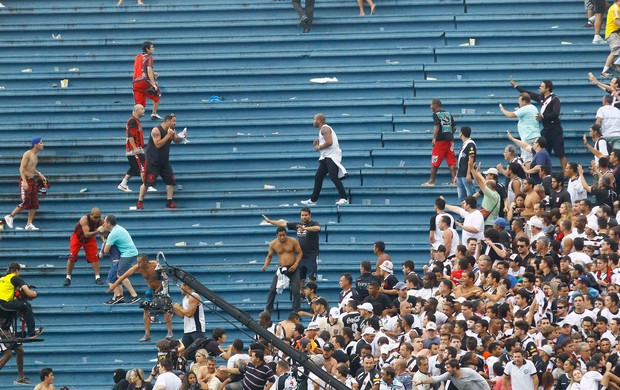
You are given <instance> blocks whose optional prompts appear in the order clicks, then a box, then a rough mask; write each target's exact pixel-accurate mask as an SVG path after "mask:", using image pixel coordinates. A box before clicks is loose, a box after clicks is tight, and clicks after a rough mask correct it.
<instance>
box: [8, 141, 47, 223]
mask: <svg viewBox="0 0 620 390" xmlns="http://www.w3.org/2000/svg"><path fill="white" fill-rule="evenodd" d="M30 145H31V147H30V149H29V150H27V151H26V152H25V153H24V155H23V156H22V162H21V164H20V165H19V175H20V178H19V190H20V194H21V202H20V203H19V205H17V207H15V210H13V212H12V213H11V214H8V215H5V216H4V222H6V225H7V226H8V227H9V228H11V229H13V218H14V217H15V216H16V215H17V214H19V213H20V212H21V211H22V210H28V221H27V222H26V227H25V228H24V230H39V228H38V227H36V226H34V225H33V224H32V221H33V220H34V216H35V214H36V213H37V209H38V208H39V189H38V186H37V181H36V180H35V179H34V175H35V174H36V175H39V177H40V178H41V179H43V180H45V176H43V174H42V173H41V172H39V171H37V164H38V163H39V152H40V151H41V150H43V147H44V145H43V140H42V139H41V138H39V137H34V138H33V139H32V142H31V144H30Z"/></svg>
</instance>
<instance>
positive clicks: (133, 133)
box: [117, 104, 144, 192]
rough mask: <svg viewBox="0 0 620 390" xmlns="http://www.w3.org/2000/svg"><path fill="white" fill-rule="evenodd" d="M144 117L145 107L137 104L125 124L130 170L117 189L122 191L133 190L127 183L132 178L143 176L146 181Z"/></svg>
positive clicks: (126, 149)
mask: <svg viewBox="0 0 620 390" xmlns="http://www.w3.org/2000/svg"><path fill="white" fill-rule="evenodd" d="M143 116H144V106H143V105H141V104H136V105H135V106H133V113H132V115H131V117H130V118H129V119H128V120H127V123H126V124H125V136H126V138H127V142H126V144H125V151H126V152H125V154H126V155H127V160H128V161H129V169H128V170H127V173H126V174H125V177H124V178H123V181H122V182H121V184H119V185H118V187H117V188H118V189H119V190H121V191H125V192H131V189H130V188H129V187H127V182H128V181H129V179H130V178H131V177H132V176H138V175H139V176H142V181H144V133H143V132H142V124H141V123H140V118H142V117H143Z"/></svg>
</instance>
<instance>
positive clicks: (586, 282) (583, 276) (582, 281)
mask: <svg viewBox="0 0 620 390" xmlns="http://www.w3.org/2000/svg"><path fill="white" fill-rule="evenodd" d="M575 282H579V283H583V284H585V285H589V284H590V283H589V282H590V281H589V280H588V277H587V276H585V275H581V276H580V277H578V278H577V279H575Z"/></svg>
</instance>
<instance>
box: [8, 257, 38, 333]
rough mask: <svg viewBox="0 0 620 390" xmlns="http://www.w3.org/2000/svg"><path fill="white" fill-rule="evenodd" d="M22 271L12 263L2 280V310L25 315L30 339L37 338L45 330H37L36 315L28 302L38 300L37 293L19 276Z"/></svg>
mask: <svg viewBox="0 0 620 390" xmlns="http://www.w3.org/2000/svg"><path fill="white" fill-rule="evenodd" d="M21 269H22V267H21V265H19V264H18V263H11V264H9V268H8V270H7V273H6V275H4V276H3V277H2V278H0V307H1V308H2V310H7V311H17V312H19V313H22V314H24V316H25V317H26V328H27V329H28V337H30V338H35V337H37V336H38V335H40V334H41V333H42V332H43V328H42V327H40V328H35V325H34V314H33V313H32V306H31V305H30V303H29V302H28V300H29V299H34V298H36V297H37V292H36V291H34V290H32V289H31V288H30V287H29V286H28V285H27V284H26V282H25V281H24V279H22V278H21V277H20V276H19V275H20V273H21Z"/></svg>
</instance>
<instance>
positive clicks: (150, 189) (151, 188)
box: [146, 187, 157, 192]
mask: <svg viewBox="0 0 620 390" xmlns="http://www.w3.org/2000/svg"><path fill="white" fill-rule="evenodd" d="M146 191H147V192H157V188H155V187H149V188H148V189H147V190H146Z"/></svg>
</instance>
